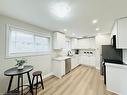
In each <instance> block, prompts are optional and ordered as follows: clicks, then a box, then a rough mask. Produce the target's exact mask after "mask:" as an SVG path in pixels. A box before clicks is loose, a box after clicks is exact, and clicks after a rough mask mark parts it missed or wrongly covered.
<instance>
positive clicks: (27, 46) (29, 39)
mask: <svg viewBox="0 0 127 95" xmlns="http://www.w3.org/2000/svg"><path fill="white" fill-rule="evenodd" d="M16 52H21V53H22V52H34V36H33V35H30V34H26V33H22V32H16Z"/></svg>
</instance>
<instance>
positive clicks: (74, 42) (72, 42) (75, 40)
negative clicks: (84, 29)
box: [71, 38, 78, 49]
mask: <svg viewBox="0 0 127 95" xmlns="http://www.w3.org/2000/svg"><path fill="white" fill-rule="evenodd" d="M71 48H72V49H77V48H78V39H76V38H72V40H71Z"/></svg>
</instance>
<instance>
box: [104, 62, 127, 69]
mask: <svg viewBox="0 0 127 95" xmlns="http://www.w3.org/2000/svg"><path fill="white" fill-rule="evenodd" d="M105 65H106V66H109V67H114V68H120V69H127V65H126V64H114V63H105Z"/></svg>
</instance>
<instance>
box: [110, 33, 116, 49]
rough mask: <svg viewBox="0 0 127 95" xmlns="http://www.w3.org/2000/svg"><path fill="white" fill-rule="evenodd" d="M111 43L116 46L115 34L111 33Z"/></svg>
mask: <svg viewBox="0 0 127 95" xmlns="http://www.w3.org/2000/svg"><path fill="white" fill-rule="evenodd" d="M111 44H112V46H113V47H114V48H116V35H113V36H112V39H111Z"/></svg>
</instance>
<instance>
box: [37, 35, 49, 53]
mask: <svg viewBox="0 0 127 95" xmlns="http://www.w3.org/2000/svg"><path fill="white" fill-rule="evenodd" d="M35 50H36V51H49V38H46V37H39V36H35Z"/></svg>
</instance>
